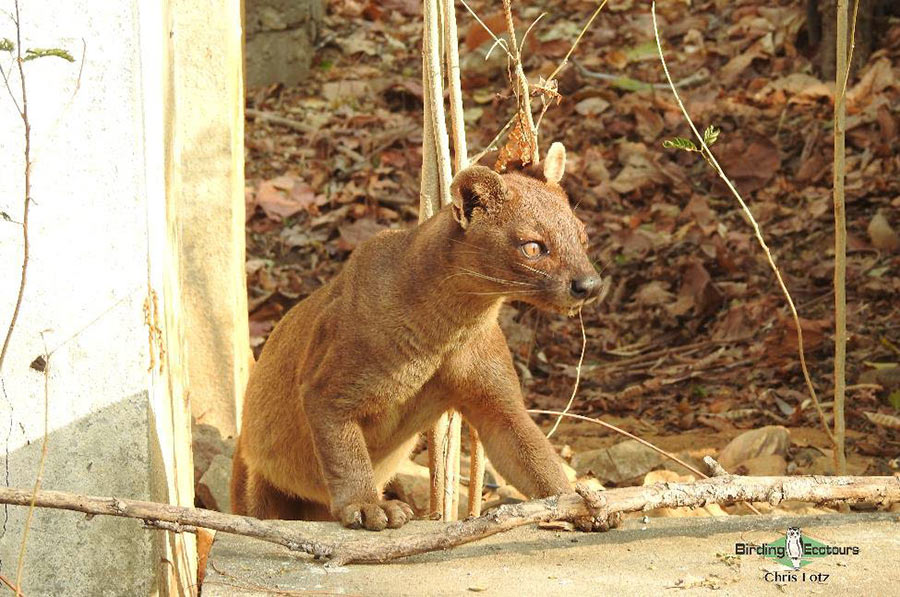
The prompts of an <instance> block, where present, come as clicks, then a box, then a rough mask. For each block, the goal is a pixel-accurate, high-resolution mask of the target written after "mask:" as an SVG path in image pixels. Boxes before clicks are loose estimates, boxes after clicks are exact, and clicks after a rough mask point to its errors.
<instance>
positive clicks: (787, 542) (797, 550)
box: [784, 527, 803, 570]
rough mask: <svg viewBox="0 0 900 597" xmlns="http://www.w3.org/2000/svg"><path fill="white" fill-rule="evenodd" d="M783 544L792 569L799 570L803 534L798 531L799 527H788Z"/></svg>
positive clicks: (801, 557)
mask: <svg viewBox="0 0 900 597" xmlns="http://www.w3.org/2000/svg"><path fill="white" fill-rule="evenodd" d="M784 546H785V549H786V550H787V556H788V557H789V558H790V559H791V564H793V566H794V570H800V560H802V559H803V535H802V534H801V533H800V527H788V530H787V534H786V535H785V539H784Z"/></svg>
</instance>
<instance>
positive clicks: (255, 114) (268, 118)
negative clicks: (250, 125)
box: [244, 108, 318, 134]
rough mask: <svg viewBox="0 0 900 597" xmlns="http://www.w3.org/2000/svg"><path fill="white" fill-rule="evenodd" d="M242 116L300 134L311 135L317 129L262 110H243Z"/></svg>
mask: <svg viewBox="0 0 900 597" xmlns="http://www.w3.org/2000/svg"><path fill="white" fill-rule="evenodd" d="M244 116H245V117H246V118H249V119H252V120H262V121H264V122H271V123H272V124H277V125H280V126H283V127H287V128H289V129H294V130H295V131H298V132H301V133H306V134H312V133H316V132H318V129H317V128H316V127H314V126H310V125H308V124H306V123H305V122H300V121H299V120H294V119H293V118H285V117H284V116H279V115H278V114H272V113H271V112H264V111H262V110H254V109H252V108H246V109H245V110H244Z"/></svg>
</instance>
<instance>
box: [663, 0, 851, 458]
mask: <svg viewBox="0 0 900 597" xmlns="http://www.w3.org/2000/svg"><path fill="white" fill-rule="evenodd" d="M650 13H651V15H652V16H653V34H654V36H655V37H656V48H657V50H658V51H659V59H660V61H661V62H662V67H663V71H664V72H665V74H666V80H667V81H668V82H669V88H670V89H671V90H672V93H673V94H674V95H675V101H677V102H678V106H679V107H680V108H681V113H682V114H683V115H684V118H685V120H687V122H688V124H689V125H690V127H691V130H692V131H693V132H694V135H695V136H696V137H697V140H698V141H699V143H700V145H701V147H702V151H703V156H704V157H705V158H706V159H707V161H708V162H709V163H710V165H711V166H712V167H713V168H714V169H715V170H716V172H717V173H718V174H719V177H720V178H721V179H722V180H723V181H724V182H725V185H726V186H727V187H728V189H729V190H730V191H731V193H732V195H734V197H735V199H737V201H738V203H739V204H740V206H741V209H742V210H743V212H744V215H745V216H746V217H747V219H748V220H749V221H750V225H751V226H752V227H753V232H754V234H755V236H756V240H757V242H758V243H759V246H760V247H762V250H763V252H764V253H765V255H766V259H767V260H768V262H769V266H770V267H771V268H772V271H773V272H774V273H775V279H776V280H777V281H778V285H779V286H780V287H781V292H782V294H784V298H785V299H786V300H787V304H788V307H789V308H790V311H791V315H792V317H793V319H794V325H795V326H796V328H797V351H798V353H799V355H800V368H801V369H802V370H803V379H804V380H805V381H806V387H807V389H808V390H809V394H810V396H811V397H812V400H813V404H815V407H816V410H817V411H818V413H819V418H820V419H821V422H822V428H823V429H824V430H825V433H826V435H828V437H829V439H831V441H832V443H833V442H834V434H833V433H832V432H831V429H830V428H829V427H828V422H827V421H826V419H825V412H824V411H823V410H822V406H821V404H819V398H818V396H817V395H816V389H815V387H814V386H813V383H812V378H811V377H810V376H809V369H808V368H807V366H806V355H805V353H804V349H803V328H802V326H801V325H800V316H799V315H798V314H797V308H796V307H795V306H794V299H793V298H792V297H791V293H790V292H789V291H788V289H787V286H786V285H785V283H784V279H783V278H782V277H781V271H780V270H779V269H778V266H777V265H775V258H774V257H772V252H771V251H770V250H769V246H768V245H767V244H766V241H765V239H764V238H763V236H762V232H761V230H760V228H759V224H758V223H757V222H756V218H754V217H753V213H752V212H751V211H750V208H749V207H747V204H746V203H744V199H743V198H742V197H741V195H740V193H738V192H737V189H735V188H734V185H733V184H732V183H731V180H729V178H728V176H726V175H725V171H724V170H723V169H722V167H721V166H720V165H719V162H718V160H716V156H714V155H713V153H712V151H710V149H709V146H707V144H706V141H704V139H703V135H701V134H700V131H698V130H697V127H696V126H695V125H694V121H693V120H691V117H690V115H689V114H688V112H687V109H686V108H685V107H684V103H683V102H682V101H681V97H680V96H679V95H678V90H677V89H676V88H675V84H674V83H673V82H672V77H671V75H670V74H669V67H668V66H667V65H666V59H665V57H664V56H663V51H662V42H661V41H660V38H659V28H658V26H657V23H656V2H653V3H652V4H651V5H650Z"/></svg>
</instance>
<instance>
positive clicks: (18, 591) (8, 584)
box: [0, 574, 22, 595]
mask: <svg viewBox="0 0 900 597" xmlns="http://www.w3.org/2000/svg"><path fill="white" fill-rule="evenodd" d="M0 583H3V584H4V585H5V586H6V587H7V588H8V589H9V590H10V591H12V592H13V593H15V594H16V595H22V590H21V589H19V587H17V586H16V585H14V584H13V583H12V582H11V581H10V580H9V579H8V578H6V577H5V576H3V575H2V574H0Z"/></svg>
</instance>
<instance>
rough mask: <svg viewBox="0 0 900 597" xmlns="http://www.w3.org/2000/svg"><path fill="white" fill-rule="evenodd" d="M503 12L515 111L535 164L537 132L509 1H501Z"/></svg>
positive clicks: (531, 158)
mask: <svg viewBox="0 0 900 597" xmlns="http://www.w3.org/2000/svg"><path fill="white" fill-rule="evenodd" d="M503 12H504V14H505V15H506V28H507V30H508V33H509V45H510V47H511V48H512V61H513V69H514V71H515V74H516V79H515V81H513V86H514V88H515V90H516V99H517V102H518V106H517V111H516V113H517V114H518V117H519V118H520V119H521V120H520V122H522V124H523V125H524V128H525V131H524V132H525V134H526V135H527V139H528V143H529V149H530V150H531V151H530V156H528V157H529V158H530V160H531V163H533V164H537V163H538V162H539V161H540V154H539V153H538V131H537V128H536V127H535V126H534V115H533V114H532V113H531V91H530V90H529V88H528V77H526V76H525V70H524V69H523V68H522V55H521V54H520V53H519V46H518V42H517V41H516V27H515V24H514V23H513V17H512V6H511V0H503Z"/></svg>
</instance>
